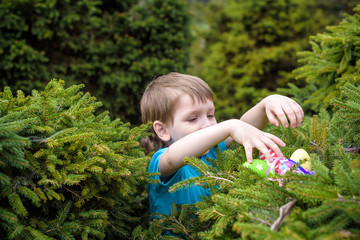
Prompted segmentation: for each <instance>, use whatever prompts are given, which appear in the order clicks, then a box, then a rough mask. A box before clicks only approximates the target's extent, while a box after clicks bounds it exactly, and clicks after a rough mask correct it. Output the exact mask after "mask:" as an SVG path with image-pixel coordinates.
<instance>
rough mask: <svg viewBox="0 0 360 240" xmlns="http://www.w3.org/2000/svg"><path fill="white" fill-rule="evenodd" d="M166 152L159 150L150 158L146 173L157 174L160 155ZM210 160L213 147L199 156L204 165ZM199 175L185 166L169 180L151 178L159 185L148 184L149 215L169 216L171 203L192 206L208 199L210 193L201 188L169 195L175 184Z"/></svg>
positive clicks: (213, 157)
mask: <svg viewBox="0 0 360 240" xmlns="http://www.w3.org/2000/svg"><path fill="white" fill-rule="evenodd" d="M218 147H219V149H220V151H224V150H226V145H225V142H221V143H219V144H218ZM166 150H167V148H160V149H159V150H158V151H157V152H156V153H155V154H154V155H153V157H152V159H151V161H150V164H149V168H148V171H149V172H150V173H151V172H159V160H160V158H161V156H162V154H163V153H164V152H165V151H166ZM207 158H212V159H216V150H215V147H213V148H211V149H210V151H209V152H208V153H207V154H206V155H204V156H201V157H200V159H201V160H202V161H204V162H205V163H206V164H209V163H208V162H207V161H206V159H207ZM199 175H200V173H199V172H198V171H197V170H196V168H194V167H192V166H190V165H185V166H183V167H182V168H180V169H179V170H178V171H177V172H176V173H174V174H173V175H172V176H171V177H170V178H169V179H166V181H164V179H162V178H160V176H153V177H152V178H153V179H158V180H160V183H159V184H148V186H147V187H148V192H149V198H150V212H151V213H162V214H166V215H169V214H170V212H171V207H172V204H173V202H175V204H181V205H182V204H192V203H196V202H198V201H201V196H206V197H208V196H209V195H210V192H209V191H208V190H206V189H204V188H203V187H201V186H194V185H192V186H189V187H187V188H185V189H181V190H177V191H175V192H173V193H169V188H170V187H171V186H172V185H174V184H175V183H177V182H180V181H183V180H185V179H189V178H192V177H197V176H199Z"/></svg>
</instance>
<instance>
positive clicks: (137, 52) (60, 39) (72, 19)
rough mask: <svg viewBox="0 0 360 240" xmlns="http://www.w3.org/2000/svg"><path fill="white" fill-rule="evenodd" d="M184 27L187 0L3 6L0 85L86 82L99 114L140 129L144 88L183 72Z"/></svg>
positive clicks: (187, 40) (13, 2)
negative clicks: (97, 102)
mask: <svg viewBox="0 0 360 240" xmlns="http://www.w3.org/2000/svg"><path fill="white" fill-rule="evenodd" d="M189 28H190V13H189V10H188V5H187V2H186V1H185V0H150V1H140V0H122V1H105V0H104V1H88V0H76V1H74V0H69V1H54V0H46V1H33V0H25V1H24V0H4V1H1V2H0V36H1V39H0V86H1V88H2V87H3V86H10V87H12V88H14V89H22V90H23V91H24V92H25V93H27V94H29V93H30V91H31V90H32V89H43V87H44V86H45V85H46V83H47V81H48V80H49V79H51V78H58V79H59V78H62V79H66V83H67V84H68V86H71V85H73V84H80V83H84V84H85V88H86V91H89V92H91V93H92V94H93V95H94V96H96V97H97V98H98V99H99V100H101V101H102V102H103V105H104V107H103V108H101V109H102V110H103V109H106V110H108V111H110V113H111V115H112V116H113V117H120V118H121V119H122V120H123V121H131V122H132V123H140V117H139V114H138V112H139V104H138V103H139V100H140V97H141V93H142V91H143V90H144V89H145V86H146V85H147V83H148V82H149V81H150V80H151V79H152V78H153V77H154V76H155V75H159V74H165V73H168V72H171V71H179V72H182V71H185V69H186V67H187V66H188V64H189V47H190V44H191V36H190V29H189Z"/></svg>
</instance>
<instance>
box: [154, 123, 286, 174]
mask: <svg viewBox="0 0 360 240" xmlns="http://www.w3.org/2000/svg"><path fill="white" fill-rule="evenodd" d="M229 136H230V137H231V138H232V139H234V140H235V141H236V142H238V143H240V144H242V145H243V146H244V148H245V152H246V157H247V160H248V161H249V162H252V151H253V148H257V149H258V150H259V151H262V152H264V153H266V154H265V157H266V158H267V159H270V154H269V153H268V151H266V150H267V148H268V147H269V148H270V149H272V150H273V151H274V152H275V153H276V154H278V155H279V156H281V155H282V154H281V151H280V149H279V147H278V146H277V144H278V145H280V146H285V143H284V142H283V141H281V140H280V139H279V138H278V137H276V136H274V135H272V134H270V133H265V132H263V131H260V130H259V129H257V128H255V127H254V126H251V125H249V124H248V123H246V122H244V121H241V120H236V119H233V120H227V121H224V122H221V123H218V124H215V125H212V126H210V127H207V128H204V129H201V130H198V131H196V132H193V133H191V134H188V135H187V136H185V137H183V138H181V139H179V140H177V141H176V142H174V143H173V144H171V145H170V147H169V148H168V149H167V151H166V152H165V153H164V154H163V155H162V156H161V158H160V162H159V171H160V173H161V175H162V176H164V177H166V176H169V175H171V174H173V173H175V172H176V171H177V170H178V169H179V168H181V167H183V166H184V165H185V162H184V158H186V157H200V156H202V155H204V154H205V153H206V152H207V151H208V150H209V149H210V148H212V147H213V146H215V145H216V144H218V143H220V142H222V141H224V140H225V139H227V138H228V137H229Z"/></svg>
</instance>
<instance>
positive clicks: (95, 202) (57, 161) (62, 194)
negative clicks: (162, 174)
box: [0, 79, 149, 240]
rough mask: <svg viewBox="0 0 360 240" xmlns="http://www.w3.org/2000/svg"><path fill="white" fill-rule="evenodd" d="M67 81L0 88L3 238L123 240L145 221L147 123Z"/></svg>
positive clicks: (0, 231)
mask: <svg viewBox="0 0 360 240" xmlns="http://www.w3.org/2000/svg"><path fill="white" fill-rule="evenodd" d="M64 85H65V82H64V81H62V80H56V79H53V80H51V81H50V82H49V83H48V85H47V86H46V88H45V90H43V91H40V92H39V91H37V90H33V91H32V94H31V95H28V96H26V95H25V94H24V93H23V92H22V91H20V90H19V91H17V94H16V95H14V94H13V93H12V90H11V89H10V88H9V87H5V88H4V91H3V92H1V93H0V149H1V154H0V189H1V190H0V202H1V205H0V238H1V239H21V240H22V239H105V237H106V239H119V238H123V239H125V238H127V237H129V235H130V233H131V231H132V229H133V228H134V227H135V226H138V225H141V224H142V222H144V221H145V220H144V219H146V220H147V214H146V213H147V194H146V191H145V188H144V186H145V181H146V178H147V174H146V167H147V164H148V160H149V159H148V157H146V156H145V155H144V152H143V151H142V149H141V148H140V146H139V140H140V139H141V138H142V137H143V136H144V134H145V132H146V130H147V126H145V125H144V126H141V127H136V128H130V126H129V124H126V123H123V122H121V121H120V120H119V119H116V120H114V121H112V120H111V119H110V116H109V114H108V113H107V112H103V113H102V114H99V115H96V114H94V112H95V110H96V108H98V107H99V106H101V102H98V101H97V100H96V99H95V98H94V97H92V96H90V94H89V93H83V92H81V91H80V89H81V88H83V85H73V86H71V87H69V88H65V87H64Z"/></svg>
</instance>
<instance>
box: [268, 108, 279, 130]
mask: <svg viewBox="0 0 360 240" xmlns="http://www.w3.org/2000/svg"><path fill="white" fill-rule="evenodd" d="M266 116H267V118H268V119H269V122H271V123H272V124H274V125H275V126H277V127H280V123H279V121H278V120H277V118H276V116H275V114H274V113H272V112H271V111H269V110H266Z"/></svg>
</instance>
